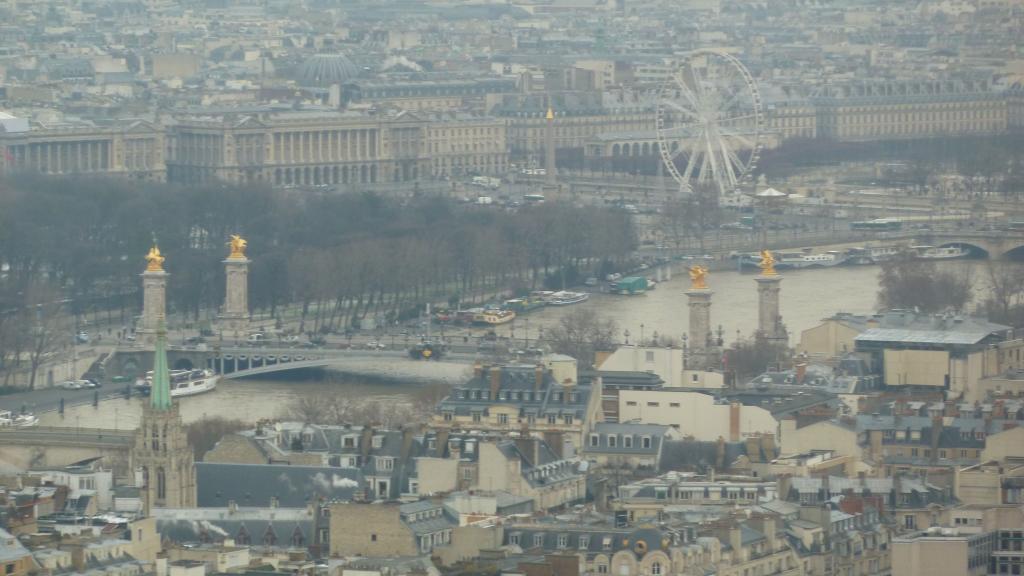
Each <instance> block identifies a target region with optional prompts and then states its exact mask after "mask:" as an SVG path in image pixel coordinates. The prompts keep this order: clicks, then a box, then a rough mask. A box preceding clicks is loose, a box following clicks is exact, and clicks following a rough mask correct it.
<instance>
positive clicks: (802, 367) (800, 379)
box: [796, 360, 807, 384]
mask: <svg viewBox="0 0 1024 576" xmlns="http://www.w3.org/2000/svg"><path fill="white" fill-rule="evenodd" d="M806 377H807V362H806V361H804V360H798V361H797V363H796V383H797V384H803V383H804V378H806Z"/></svg>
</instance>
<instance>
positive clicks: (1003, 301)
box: [982, 260, 1024, 327]
mask: <svg viewBox="0 0 1024 576" xmlns="http://www.w3.org/2000/svg"><path fill="white" fill-rule="evenodd" d="M985 270H986V273H987V277H988V278H987V281H988V282H987V284H988V289H989V297H988V299H987V300H986V301H985V302H984V303H983V304H982V308H983V309H984V310H985V312H986V315H987V316H988V319H989V320H991V321H992V322H1000V323H1003V324H1009V325H1012V326H1015V327H1016V326H1020V325H1021V324H1022V323H1024V265H1021V264H1018V263H1015V262H996V261H994V260H989V261H988V263H987V264H986V267H985Z"/></svg>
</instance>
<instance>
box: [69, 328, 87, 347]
mask: <svg viewBox="0 0 1024 576" xmlns="http://www.w3.org/2000/svg"><path fill="white" fill-rule="evenodd" d="M65 334H66V332H65ZM75 341H76V342H78V343H79V344H88V343H89V333H88V332H86V331H85V330H82V331H81V332H79V333H78V334H75Z"/></svg>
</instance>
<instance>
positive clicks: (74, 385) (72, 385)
mask: <svg viewBox="0 0 1024 576" xmlns="http://www.w3.org/2000/svg"><path fill="white" fill-rule="evenodd" d="M58 386H60V387H61V388H63V389H65V390H81V389H82V384H81V383H80V382H79V381H78V380H65V381H63V382H61V383H60V384H58Z"/></svg>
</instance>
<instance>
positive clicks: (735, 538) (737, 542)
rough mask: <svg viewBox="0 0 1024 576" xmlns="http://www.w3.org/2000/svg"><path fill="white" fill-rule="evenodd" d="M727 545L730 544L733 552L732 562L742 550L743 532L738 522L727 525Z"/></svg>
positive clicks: (738, 556)
mask: <svg viewBox="0 0 1024 576" xmlns="http://www.w3.org/2000/svg"><path fill="white" fill-rule="evenodd" d="M729 546H732V552H733V554H735V556H734V557H733V558H734V560H733V562H736V559H738V558H740V557H741V556H740V554H741V552H742V550H743V532H742V531H741V530H740V526H739V524H733V525H731V526H729Z"/></svg>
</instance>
